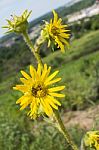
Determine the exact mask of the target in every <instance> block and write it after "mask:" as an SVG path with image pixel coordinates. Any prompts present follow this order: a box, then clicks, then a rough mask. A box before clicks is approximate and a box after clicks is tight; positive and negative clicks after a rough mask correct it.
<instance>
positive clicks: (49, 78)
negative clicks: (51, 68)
mask: <svg viewBox="0 0 99 150" xmlns="http://www.w3.org/2000/svg"><path fill="white" fill-rule="evenodd" d="M58 72H59V71H55V72H54V73H53V74H51V75H50V76H49V77H48V78H47V79H46V80H45V84H46V82H49V81H50V80H52V79H53V78H54V77H55V76H56V75H57V74H58Z"/></svg>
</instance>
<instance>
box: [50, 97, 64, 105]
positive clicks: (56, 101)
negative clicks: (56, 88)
mask: <svg viewBox="0 0 99 150" xmlns="http://www.w3.org/2000/svg"><path fill="white" fill-rule="evenodd" d="M48 98H49V100H51V101H53V103H55V104H57V105H59V106H61V103H60V102H59V101H58V100H56V99H55V98H54V97H52V96H48Z"/></svg>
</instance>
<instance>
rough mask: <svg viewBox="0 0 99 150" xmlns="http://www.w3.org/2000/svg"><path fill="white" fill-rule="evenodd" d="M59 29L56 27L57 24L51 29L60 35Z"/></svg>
mask: <svg viewBox="0 0 99 150" xmlns="http://www.w3.org/2000/svg"><path fill="white" fill-rule="evenodd" d="M58 30H59V29H58V28H57V27H55V26H53V27H52V29H51V32H52V33H53V34H54V35H56V36H57V35H58V34H59V31H58Z"/></svg>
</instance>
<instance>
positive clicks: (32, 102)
mask: <svg viewBox="0 0 99 150" xmlns="http://www.w3.org/2000/svg"><path fill="white" fill-rule="evenodd" d="M50 70H51V67H49V68H47V65H46V64H44V67H43V69H42V67H41V65H40V64H38V69H37V70H36V69H35V68H34V67H33V66H31V65H30V75H28V74H27V73H26V72H24V71H21V73H22V75H23V78H20V80H21V82H22V83H23V84H22V85H16V87H14V89H16V90H19V91H21V92H22V93H23V94H24V95H23V96H22V97H21V98H19V99H18V100H17V102H16V103H17V104H18V103H20V106H21V108H20V109H21V110H22V109H24V108H26V107H27V106H28V107H29V108H30V110H29V112H28V115H29V116H30V117H31V118H34V119H35V118H36V117H37V116H39V115H40V114H41V113H44V112H45V113H46V115H47V116H51V115H52V114H53V108H54V109H58V106H61V104H60V102H59V101H58V100H57V99H56V98H54V97H64V96H65V95H64V94H61V93H57V92H58V91H61V90H63V89H64V88H65V86H53V84H54V83H56V82H59V81H60V80H61V78H55V76H56V75H57V73H58V71H55V72H54V73H52V74H51V75H49V74H50Z"/></svg>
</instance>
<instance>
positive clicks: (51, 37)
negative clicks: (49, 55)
mask: <svg viewBox="0 0 99 150" xmlns="http://www.w3.org/2000/svg"><path fill="white" fill-rule="evenodd" d="M30 14H31V11H30V12H28V11H27V10H25V11H24V12H23V14H22V15H21V16H16V15H15V16H12V17H13V18H12V20H7V22H8V25H7V26H4V28H7V29H8V32H15V33H19V34H22V35H26V36H27V28H28V21H27V19H28V17H29V16H30ZM53 14H54V19H53V20H52V19H51V20H50V23H48V22H46V21H45V25H44V27H43V29H42V30H41V34H40V38H39V39H40V41H42V42H45V41H46V40H47V41H48V46H51V45H52V44H54V45H56V46H57V47H58V48H60V49H61V51H62V52H64V51H65V45H67V46H68V47H69V43H68V42H69V39H70V34H69V33H68V32H69V31H70V30H68V29H67V27H68V26H67V25H63V24H62V19H61V18H59V19H58V15H57V13H56V12H55V11H54V10H53ZM25 39H26V40H27V41H26V42H27V44H28V43H30V45H29V47H30V48H33V46H32V45H31V42H30V41H29V38H28V36H27V37H26V38H25ZM33 52H34V56H37V59H38V60H39V59H40V57H39V56H38V55H37V54H35V50H33ZM40 62H42V61H40ZM50 70H51V67H47V64H44V65H43V64H40V63H39V64H38V68H37V70H36V69H35V68H34V67H33V66H32V65H30V76H29V75H28V74H27V73H26V72H24V71H21V73H22V75H23V76H24V78H20V80H21V82H22V83H23V84H21V85H16V87H14V89H16V90H19V91H21V92H22V93H23V94H24V95H23V96H22V97H21V98H19V99H18V100H17V102H16V103H17V104H18V103H20V106H21V108H20V109H21V110H22V109H24V108H26V107H28V106H29V109H30V110H29V112H28V115H29V116H30V117H31V118H33V119H35V118H36V117H37V116H39V115H40V114H43V113H44V112H45V113H46V115H47V116H52V115H53V109H52V108H54V109H58V106H61V103H60V102H59V101H58V100H57V99H56V98H55V97H58V98H60V97H64V96H65V95H64V94H61V93H57V92H59V91H61V90H63V89H64V88H65V86H55V85H54V84H55V83H56V82H59V81H60V80H61V78H56V79H54V77H55V76H56V75H57V73H58V71H55V72H54V73H52V74H51V75H50Z"/></svg>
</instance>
